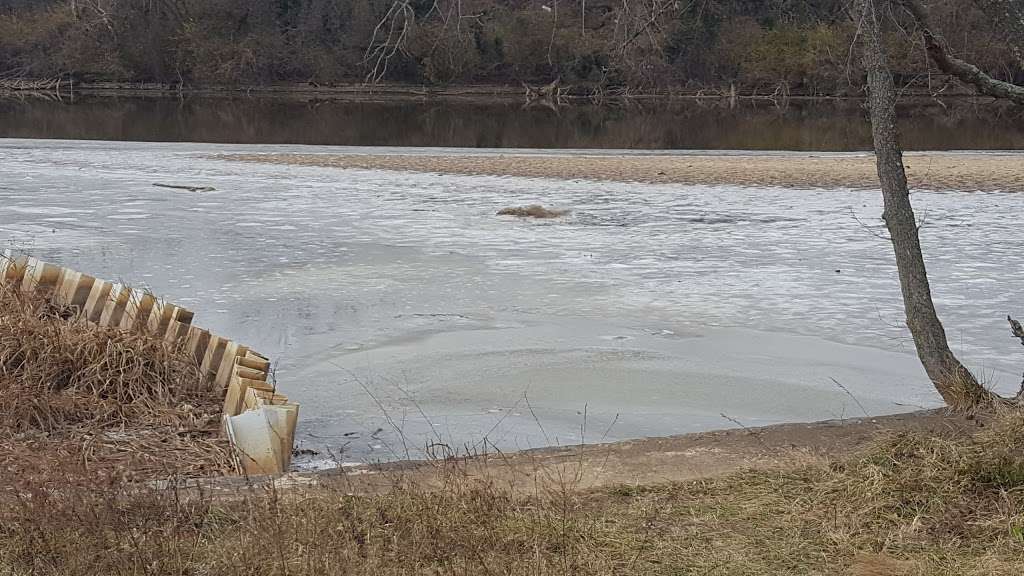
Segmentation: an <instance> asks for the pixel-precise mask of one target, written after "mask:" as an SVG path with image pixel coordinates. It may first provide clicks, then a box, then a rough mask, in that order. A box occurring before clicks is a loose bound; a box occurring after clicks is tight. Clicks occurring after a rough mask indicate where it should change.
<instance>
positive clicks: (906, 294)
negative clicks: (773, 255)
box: [857, 0, 991, 410]
mask: <svg viewBox="0 0 1024 576" xmlns="http://www.w3.org/2000/svg"><path fill="white" fill-rule="evenodd" d="M857 8H858V10H857V16H858V17H859V19H860V27H861V35H862V40H861V43H862V52H863V59H864V67H865V69H866V70H867V74H868V89H869V105H870V109H871V128H872V136H873V139H874V147H875V156H876V161H877V165H878V179H879V182H880V183H881V185H882V198H883V200H884V204H885V212H884V215H883V217H884V219H885V224H886V227H888V229H889V235H890V237H891V240H892V245H893V249H894V251H895V253H896V267H897V269H898V271H899V279H900V288H901V289H902V291H903V305H904V309H905V311H906V316H907V327H908V328H910V333H911V335H912V336H913V338H914V344H915V346H916V348H917V355H918V358H920V360H921V364H923V365H924V369H925V372H927V374H928V377H929V378H930V379H931V381H932V383H933V384H934V385H935V388H936V389H937V390H938V392H939V394H940V395H941V396H942V399H943V400H945V401H946V404H948V405H949V406H950V407H952V408H954V409H957V410H967V409H970V408H972V407H974V406H976V405H978V404H981V403H983V402H985V401H986V400H988V399H990V398H991V396H990V394H989V392H988V391H986V390H985V389H984V388H983V387H982V386H981V385H980V384H979V383H978V381H977V379H975V377H974V376H973V375H972V374H971V373H970V371H969V370H967V368H965V367H964V366H963V364H961V363H960V361H959V360H957V358H956V356H954V355H953V351H952V350H950V348H949V343H948V342H947V340H946V331H945V329H944V328H943V327H942V323H941V322H940V321H939V317H938V315H937V314H936V312H935V305H934V304H933V303H932V295H931V287H930V285H929V282H928V273H927V270H926V269H925V264H924V256H923V255H922V253H921V240H920V237H919V236H918V227H917V220H916V218H915V216H914V208H913V206H912V205H911V203H910V191H909V189H908V187H907V175H906V172H905V170H904V167H903V151H902V150H901V148H900V143H899V131H898V129H897V126H896V98H897V97H896V88H895V86H894V84H893V78H892V71H891V70H890V69H889V64H888V58H887V55H886V52H885V48H884V47H883V44H882V35H881V30H880V24H879V18H878V14H877V11H876V9H877V6H876V0H857Z"/></svg>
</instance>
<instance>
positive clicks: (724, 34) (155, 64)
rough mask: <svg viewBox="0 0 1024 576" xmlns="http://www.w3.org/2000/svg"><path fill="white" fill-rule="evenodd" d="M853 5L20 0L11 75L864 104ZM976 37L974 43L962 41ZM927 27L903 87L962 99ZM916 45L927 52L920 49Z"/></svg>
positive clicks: (978, 29) (956, 50) (973, 9)
mask: <svg viewBox="0 0 1024 576" xmlns="http://www.w3.org/2000/svg"><path fill="white" fill-rule="evenodd" d="M998 1H1001V0H984V1H983V2H978V3H976V2H957V1H954V0H933V1H930V2H929V9H930V14H931V19H932V21H933V22H934V24H935V26H936V27H937V28H938V29H940V30H943V31H946V32H947V34H946V35H945V37H944V46H945V47H946V49H947V51H948V53H949V54H951V55H953V56H955V57H957V58H960V59H963V60H965V61H970V62H973V63H974V64H976V65H977V66H978V67H979V68H980V69H982V70H985V71H986V73H987V74H989V75H991V76H992V77H993V78H995V79H998V80H1000V81H1006V82H1012V81H1017V82H1020V81H1021V80H1022V78H1024V68H1022V66H1024V61H1021V60H1020V59H1019V58H1018V57H1017V55H1015V53H1013V52H1012V51H1011V50H1010V49H1008V48H1007V46H1006V44H1005V42H1003V41H1002V39H1003V34H1002V33H1001V31H1000V30H999V29H998V27H997V26H994V25H993V24H992V21H991V19H990V18H988V16H987V15H986V13H985V11H984V10H983V9H981V8H979V6H978V5H976V4H984V5H988V4H994V3H998ZM848 5H849V2H846V1H844V0H821V1H816V2H792V1H789V0H770V1H765V2H747V1H740V0H683V1H670V0H630V1H621V0H555V1H550V2H520V1H510V0H153V1H147V2H129V1H126V0H8V2H6V3H4V4H3V5H2V6H0V73H5V72H6V71H8V70H11V71H18V72H19V73H23V74H24V75H25V76H26V77H28V78H58V77H65V78H75V79H76V82H77V80H79V79H81V80H103V81H113V82H147V83H162V84H164V85H166V86H169V87H179V88H180V87H188V86H203V85H212V84H219V85H224V84H227V85H261V84H271V83H284V82H288V83H301V84H312V85H314V86H328V85H330V84H332V83H358V82H364V81H370V82H378V81H399V82H408V83H414V84H423V85H444V84H452V83H462V84H466V83H473V84H491V83H498V84H505V85H516V86H518V85H520V83H521V82H526V83H527V84H529V85H531V86H543V85H546V84H547V83H549V82H551V81H552V80H553V79H555V78H561V80H562V86H561V87H562V88H563V90H565V91H566V92H571V93H572V94H573V95H576V96H581V97H588V98H592V99H594V100H597V101H602V102H606V101H610V100H624V99H628V98H627V97H628V96H630V95H632V94H635V93H639V92H646V93H650V92H660V93H663V94H664V93H668V92H670V91H678V90H684V91H690V92H698V91H700V90H704V92H703V93H704V94H707V95H711V94H728V93H729V90H730V87H731V86H735V87H736V88H737V91H738V92H739V93H740V94H746V95H750V94H757V95H761V96H764V95H767V94H781V93H790V94H793V95H799V94H805V95H822V94H857V93H859V92H860V88H861V86H862V82H861V78H862V74H860V72H861V70H860V67H859V63H858V62H857V61H856V58H852V59H851V58H850V54H849V46H850V44H851V42H852V40H853V38H854V37H855V35H856V27H855V26H854V25H852V24H851V22H850V21H849V19H848V18H846V17H845V12H844V11H845V9H846V8H847V7H848ZM961 30H970V34H959V33H954V31H961ZM914 34H915V33H914V30H913V29H910V28H908V29H904V30H892V31H890V32H888V33H887V39H888V41H889V43H890V45H891V46H892V47H893V50H892V53H891V63H892V66H893V70H894V72H895V74H896V80H897V83H898V84H899V85H912V86H916V87H918V88H920V89H922V90H931V91H935V92H939V91H946V92H947V93H948V90H946V88H948V86H947V85H948V77H947V76H946V75H945V74H935V73H933V72H931V71H930V65H929V61H928V55H927V52H926V51H925V50H924V49H923V44H922V43H921V40H920V39H919V37H916V36H914ZM908 38H910V39H911V40H912V41H910V42H907V41H905V40H906V39H908Z"/></svg>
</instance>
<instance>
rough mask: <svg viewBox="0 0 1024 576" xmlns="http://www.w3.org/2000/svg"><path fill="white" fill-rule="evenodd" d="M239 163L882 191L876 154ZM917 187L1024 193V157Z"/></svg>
mask: <svg viewBox="0 0 1024 576" xmlns="http://www.w3.org/2000/svg"><path fill="white" fill-rule="evenodd" d="M218 157H219V158H222V159H230V160H236V161H248V162H262V163H274V164H288V165H296V166H326V167H337V168H360V169H373V170H396V171H408V172H430V173H442V174H463V175H491V176H524V177H531V178H556V179H567V180H603V181H614V182H643V183H653V184H725V185H728V184H734V185H746V186H782V187H791V188H877V187H878V180H877V176H876V174H875V164H874V157H873V156H871V155H868V154H799V153H793V154H750V155H746V154H744V155H736V154H726V155H662V154H642V155H609V154H594V155H587V154H559V153H550V154H546V153H531V154H491V153H485V154H481V153H471V154H444V155H442V154H372V155H367V154H230V155H222V156H218ZM905 164H906V167H907V174H908V178H909V181H910V184H911V186H912V187H913V188H917V189H930V190H959V191H975V190H984V191H1008V192H1021V191H1024V154H1021V153H1012V152H1007V153H948V152H922V153H911V154H908V155H907V156H906V158H905Z"/></svg>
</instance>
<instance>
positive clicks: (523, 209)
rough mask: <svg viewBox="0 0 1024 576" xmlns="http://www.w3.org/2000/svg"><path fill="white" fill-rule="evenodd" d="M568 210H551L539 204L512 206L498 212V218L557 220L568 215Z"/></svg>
mask: <svg viewBox="0 0 1024 576" xmlns="http://www.w3.org/2000/svg"><path fill="white" fill-rule="evenodd" d="M568 213H569V211H568V210H552V209H550V208H545V207H543V206H541V205H540V204H531V205H529V206H514V207H511V208H502V209H501V210H498V216H516V217H519V218H540V219H547V218H558V217H560V216H565V215H566V214H568Z"/></svg>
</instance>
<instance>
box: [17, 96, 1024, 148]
mask: <svg viewBox="0 0 1024 576" xmlns="http://www.w3.org/2000/svg"><path fill="white" fill-rule="evenodd" d="M902 124H903V125H902V128H903V133H904V144H905V146H906V148H908V149H911V150H956V149H979V150H999V149H1022V148H1024V115H1022V113H1021V112H1019V111H1014V110H1013V109H1008V108H996V107H993V106H991V105H986V104H972V103H968V102H958V103H955V104H951V105H948V104H947V105H940V104H938V103H935V102H931V103H927V104H924V105H914V106H906V107H905V108H904V110H903V123H902ZM0 137H18V138H66V139H90V140H136V141H191V142H223V143H277V144H337V145H358V146H453V147H484V148H635V149H681V150H686V149H689V150H703V149H706V150H729V149H733V150H833V151H842V150H865V149H868V148H869V147H870V142H871V134H870V130H869V127H868V125H867V122H866V120H865V113H864V110H863V108H862V107H861V104H860V103H859V102H855V101H828V102H814V103H808V102H800V103H794V104H791V105H790V106H789V107H787V108H786V109H782V110H780V109H778V108H776V107H774V106H771V105H768V104H760V105H752V104H745V105H741V106H739V107H738V108H737V109H729V108H728V107H727V106H722V105H720V104H714V103H712V104H703V105H701V104H698V103H694V102H685V103H674V104H666V103H658V104H655V103H644V104H641V105H635V106H630V107H625V108H610V107H595V106H571V107H566V108H563V109H561V110H560V111H559V112H557V113H556V112H554V111H552V110H550V109H546V108H542V107H534V108H530V109H526V110H524V109H522V107H521V106H520V105H519V104H518V103H515V102H509V103H486V104H483V103H467V102H452V101H430V102H409V101H402V102H340V101H302V100H295V99H282V98H200V97H192V98H185V99H181V100H179V99H176V98H130V97H102V98H100V97H91V98H90V97H85V98H79V99H78V100H76V101H75V102H74V103H66V102H65V103H61V102H52V101H43V100H26V101H11V100H7V101H2V100H0Z"/></svg>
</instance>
